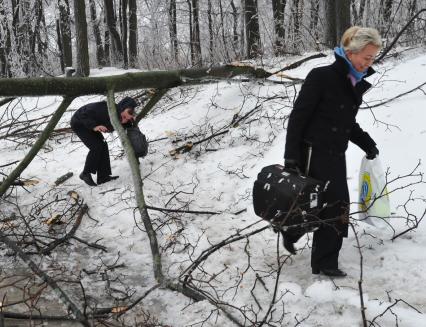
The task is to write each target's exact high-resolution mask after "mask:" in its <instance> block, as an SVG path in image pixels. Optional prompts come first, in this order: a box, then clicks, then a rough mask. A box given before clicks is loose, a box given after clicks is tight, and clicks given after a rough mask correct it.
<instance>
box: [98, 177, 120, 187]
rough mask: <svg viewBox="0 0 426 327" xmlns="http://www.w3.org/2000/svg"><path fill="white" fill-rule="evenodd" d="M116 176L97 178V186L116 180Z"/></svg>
mask: <svg viewBox="0 0 426 327" xmlns="http://www.w3.org/2000/svg"><path fill="white" fill-rule="evenodd" d="M117 178H118V176H106V177H100V178H98V185H99V184H103V183H107V182H110V181H113V180H114V179H117Z"/></svg>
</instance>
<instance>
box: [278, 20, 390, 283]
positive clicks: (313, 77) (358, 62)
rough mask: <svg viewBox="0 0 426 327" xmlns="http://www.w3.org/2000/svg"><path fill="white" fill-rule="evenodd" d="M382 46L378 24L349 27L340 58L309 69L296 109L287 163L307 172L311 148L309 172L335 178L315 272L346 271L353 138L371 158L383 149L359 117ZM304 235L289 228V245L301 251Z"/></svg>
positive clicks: (317, 241) (317, 238) (317, 240)
mask: <svg viewBox="0 0 426 327" xmlns="http://www.w3.org/2000/svg"><path fill="white" fill-rule="evenodd" d="M381 47H382V42H381V38H380V35H379V33H378V32H377V30H375V29H373V28H364V27H358V26H354V27H351V28H349V29H348V30H346V32H345V33H344V34H343V37H342V40H341V45H340V47H337V48H335V50H334V54H335V58H336V60H335V62H334V63H332V64H331V65H329V66H324V67H319V68H314V69H313V70H312V71H311V72H310V73H309V74H308V76H307V77H306V80H305V82H304V84H303V85H302V88H301V90H300V93H299V95H298V97H297V99H296V101H295V104H294V108H293V110H292V112H291V114H290V119H289V123H288V128H287V137H286V144H285V153H284V159H285V163H284V164H285V166H286V167H287V168H290V169H296V168H299V169H300V170H302V171H304V170H305V165H306V161H307V159H306V158H307V149H308V147H310V148H311V149H312V155H311V160H310V168H309V176H312V177H314V178H317V179H320V180H323V181H329V185H328V188H327V191H326V192H325V194H324V196H325V201H326V203H327V206H326V207H325V209H324V210H322V212H321V214H320V218H321V219H322V220H328V221H327V222H324V223H323V224H322V226H321V227H320V228H319V229H318V230H317V231H315V232H314V236H313V243H312V255H311V267H312V273H313V274H319V273H323V274H325V275H328V276H334V277H344V276H346V273H345V272H343V271H342V270H340V269H339V265H338V257H339V251H340V249H341V247H342V241H343V237H347V234H348V212H349V192H348V185H347V181H346V159H345V152H346V149H347V147H348V142H349V141H351V142H353V143H355V144H356V145H357V146H359V147H360V148H361V149H362V150H364V151H365V152H366V154H367V158H368V159H373V158H375V157H376V155H377V154H378V153H379V150H378V149H377V147H376V143H375V142H374V141H373V139H372V138H371V137H370V135H368V133H366V132H365V131H363V130H362V128H361V127H360V126H359V125H358V123H357V122H356V118H355V117H356V115H357V112H358V108H359V106H360V104H361V102H362V96H363V94H364V93H365V91H367V90H368V89H369V88H370V86H371V84H370V83H368V82H367V81H365V80H364V78H365V77H367V76H370V75H371V74H373V73H374V70H373V69H372V68H371V65H372V64H373V62H374V59H375V57H376V55H377V54H378V52H379V50H380V49H381ZM333 219H334V220H335V221H333ZM302 235H303V234H302ZM302 235H301V234H298V235H297V234H296V235H295V234H291V233H286V232H283V237H284V246H285V248H286V249H287V250H288V251H289V252H291V253H293V254H295V253H296V251H295V248H294V243H295V242H296V241H297V240H298V239H299V238H300V237H301V236H302Z"/></svg>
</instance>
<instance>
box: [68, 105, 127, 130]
mask: <svg viewBox="0 0 426 327" xmlns="http://www.w3.org/2000/svg"><path fill="white" fill-rule="evenodd" d="M117 114H118V116H120V113H119V108H118V107H117ZM71 125H72V126H75V127H84V128H87V129H89V130H93V128H95V127H96V126H99V125H103V126H105V127H106V128H108V131H109V132H112V131H114V127H113V126H112V124H111V120H110V119H109V114H108V105H107V103H106V101H101V102H93V103H89V104H87V105H85V106H83V107H81V108H80V109H78V110H77V111H76V112H75V113H74V115H73V116H72V118H71ZM130 125H131V124H125V125H123V126H124V127H125V128H126V127H128V126H130Z"/></svg>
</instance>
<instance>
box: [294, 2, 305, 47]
mask: <svg viewBox="0 0 426 327" xmlns="http://www.w3.org/2000/svg"><path fill="white" fill-rule="evenodd" d="M303 1H304V0H293V6H292V8H291V13H292V18H293V50H294V51H295V52H299V51H300V45H301V42H302V39H301V35H300V24H301V20H302V13H303Z"/></svg>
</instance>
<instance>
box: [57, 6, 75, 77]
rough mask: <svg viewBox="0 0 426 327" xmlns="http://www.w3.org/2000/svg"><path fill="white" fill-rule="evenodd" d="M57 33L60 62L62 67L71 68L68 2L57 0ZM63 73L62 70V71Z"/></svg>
mask: <svg viewBox="0 0 426 327" xmlns="http://www.w3.org/2000/svg"><path fill="white" fill-rule="evenodd" d="M58 8H59V19H58V23H59V31H60V35H58V38H59V40H58V43H59V44H60V45H61V50H62V51H61V62H62V63H63V66H64V67H71V66H72V44H71V19H70V15H71V14H70V4H69V0H58ZM62 71H64V69H62Z"/></svg>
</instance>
